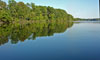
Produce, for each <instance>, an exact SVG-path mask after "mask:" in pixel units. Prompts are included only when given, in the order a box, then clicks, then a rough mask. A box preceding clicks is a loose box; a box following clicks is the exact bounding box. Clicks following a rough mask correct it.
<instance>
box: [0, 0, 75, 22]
mask: <svg viewBox="0 0 100 60" xmlns="http://www.w3.org/2000/svg"><path fill="white" fill-rule="evenodd" d="M21 20H27V21H29V20H31V21H36V20H43V21H62V20H64V21H70V20H73V16H72V15H70V14H68V13H67V12H66V11H64V10H62V9H54V8H53V7H50V6H47V7H46V6H37V5H35V4H34V3H31V4H30V3H26V4H25V3H23V2H16V1H15V0H9V1H8V4H6V3H5V2H3V1H1V0H0V21H1V22H15V21H21Z"/></svg>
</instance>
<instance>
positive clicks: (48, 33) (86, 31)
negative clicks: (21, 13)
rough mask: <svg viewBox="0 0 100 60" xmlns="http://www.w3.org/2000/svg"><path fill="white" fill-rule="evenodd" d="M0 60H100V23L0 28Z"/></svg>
mask: <svg viewBox="0 0 100 60" xmlns="http://www.w3.org/2000/svg"><path fill="white" fill-rule="evenodd" d="M0 60H100V22H68V23H66V22H64V23H34V24H26V25H20V24H16V25H14V24H13V25H12V24H9V25H0Z"/></svg>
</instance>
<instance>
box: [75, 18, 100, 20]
mask: <svg viewBox="0 0 100 60" xmlns="http://www.w3.org/2000/svg"><path fill="white" fill-rule="evenodd" d="M74 21H100V18H91V19H83V18H74Z"/></svg>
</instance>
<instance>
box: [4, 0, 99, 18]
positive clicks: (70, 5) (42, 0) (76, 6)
mask: <svg viewBox="0 0 100 60" xmlns="http://www.w3.org/2000/svg"><path fill="white" fill-rule="evenodd" d="M5 1H6V2H7V0H5ZM16 1H17V2H19V1H23V2H25V3H27V2H28V3H31V2H33V3H35V4H36V5H43V6H52V7H54V8H61V9H64V10H66V11H67V13H69V14H72V15H73V16H74V17H76V18H98V17H99V0H16Z"/></svg>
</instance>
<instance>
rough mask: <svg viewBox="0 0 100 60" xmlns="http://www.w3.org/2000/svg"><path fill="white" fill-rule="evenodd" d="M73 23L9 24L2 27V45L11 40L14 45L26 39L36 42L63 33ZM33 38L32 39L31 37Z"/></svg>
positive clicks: (0, 32)
mask: <svg viewBox="0 0 100 60" xmlns="http://www.w3.org/2000/svg"><path fill="white" fill-rule="evenodd" d="M72 25H73V23H71V22H70V23H66V22H63V23H62V22H61V23H60V22H59V23H53V22H52V23H47V22H42V23H33V24H24V25H22V24H9V25H7V24H6V25H1V26H0V45H2V44H5V43H7V42H8V41H9V40H11V43H12V44H16V43H18V41H21V42H24V40H26V39H31V40H35V39H36V38H37V37H43V36H53V35H54V33H63V32H64V31H65V30H66V29H67V28H69V27H71V26H72ZM30 36H31V37H30Z"/></svg>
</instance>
